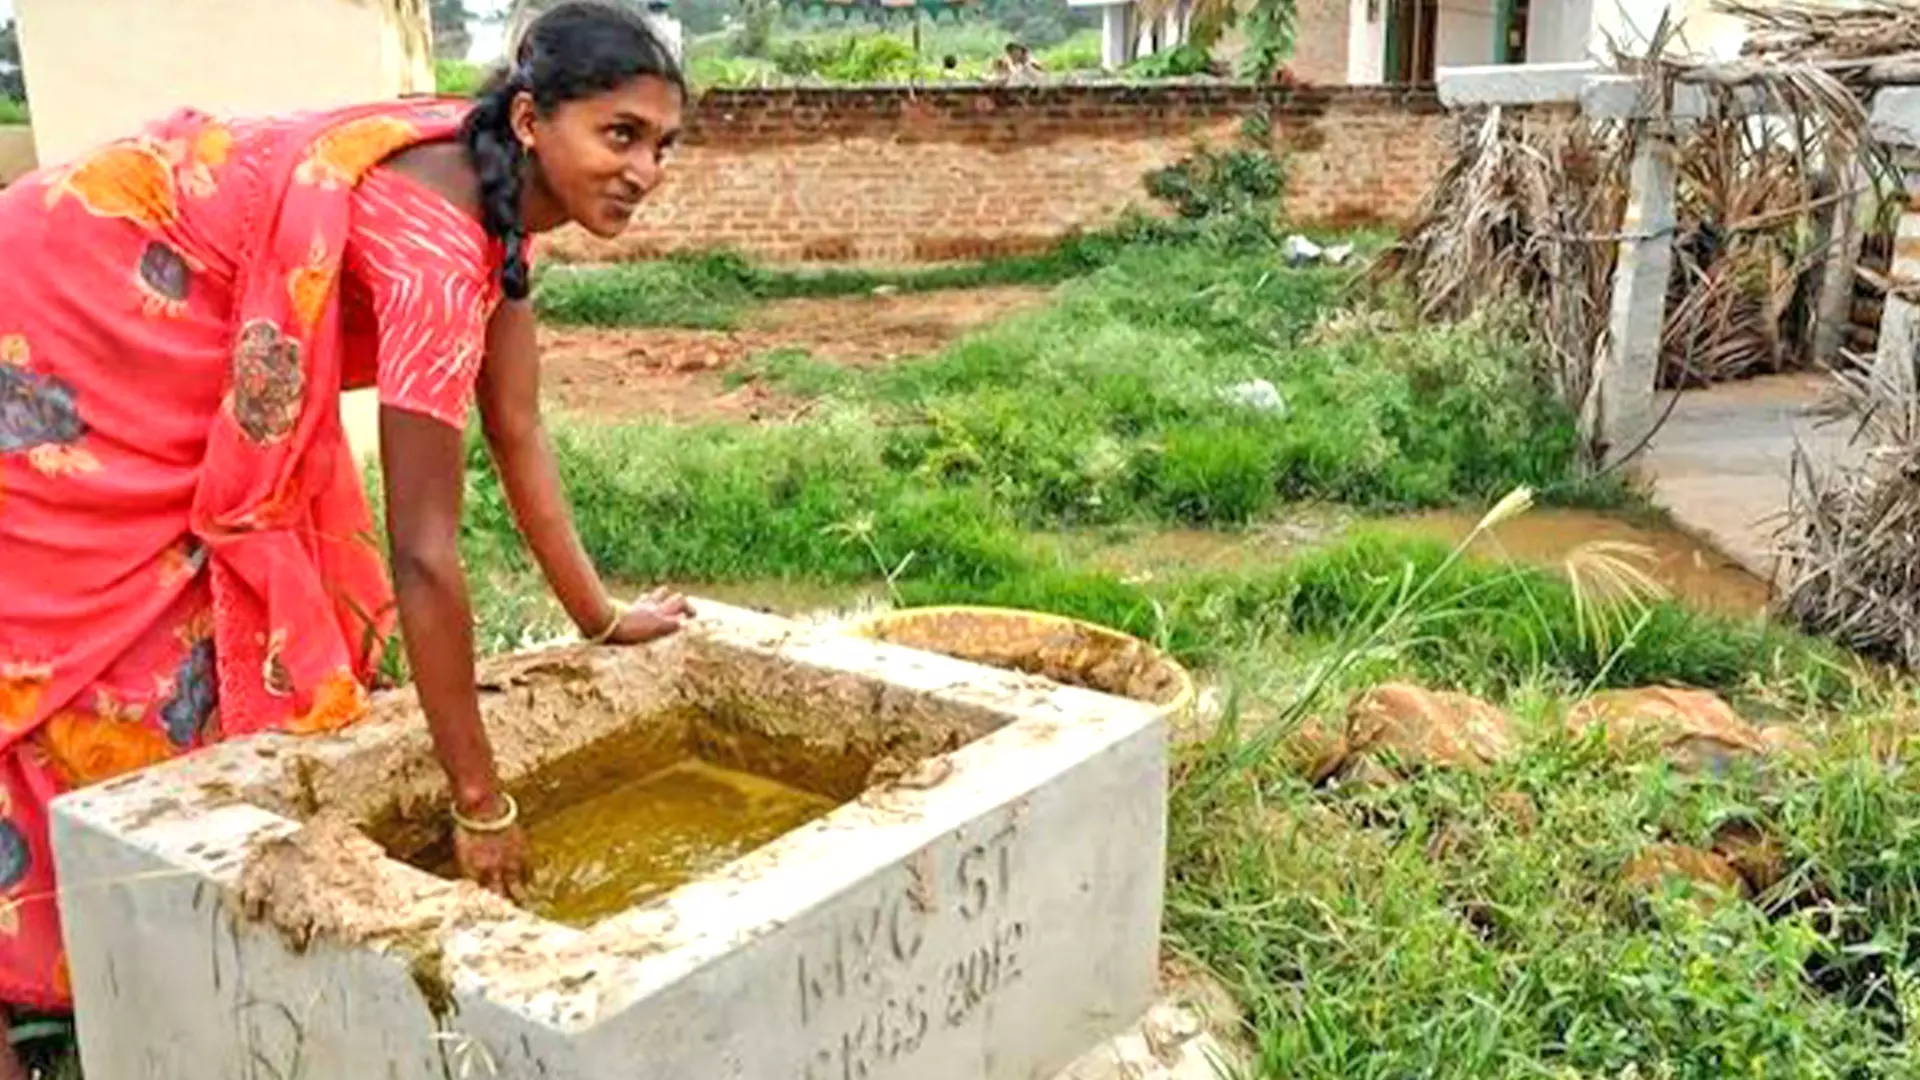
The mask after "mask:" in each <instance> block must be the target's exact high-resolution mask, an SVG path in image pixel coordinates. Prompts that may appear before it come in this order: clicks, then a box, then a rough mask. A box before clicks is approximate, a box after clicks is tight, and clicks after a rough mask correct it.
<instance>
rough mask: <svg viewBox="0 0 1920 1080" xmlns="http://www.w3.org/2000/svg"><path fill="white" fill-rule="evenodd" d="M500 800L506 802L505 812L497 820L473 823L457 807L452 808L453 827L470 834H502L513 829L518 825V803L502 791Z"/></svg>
mask: <svg viewBox="0 0 1920 1080" xmlns="http://www.w3.org/2000/svg"><path fill="white" fill-rule="evenodd" d="M500 798H501V799H503V800H505V801H506V804H507V812H506V813H504V814H501V815H500V816H499V817H498V818H496V819H494V820H492V821H474V820H473V819H471V818H468V817H466V816H464V815H463V814H461V813H460V808H459V807H454V808H453V810H452V813H453V823H454V825H455V826H457V827H458V828H459V829H460V830H461V831H463V832H470V833H503V832H506V831H507V830H508V829H511V828H513V827H514V826H515V825H518V824H519V823H520V802H519V800H517V799H515V798H514V797H513V796H512V795H509V794H507V793H506V792H504V791H503V792H501V793H500Z"/></svg>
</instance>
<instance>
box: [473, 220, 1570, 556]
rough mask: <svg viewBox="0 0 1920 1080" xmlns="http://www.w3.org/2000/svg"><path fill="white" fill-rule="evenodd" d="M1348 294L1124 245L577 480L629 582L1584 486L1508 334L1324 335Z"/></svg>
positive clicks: (478, 485)
mask: <svg viewBox="0 0 1920 1080" xmlns="http://www.w3.org/2000/svg"><path fill="white" fill-rule="evenodd" d="M688 265H691V266H696V267H703V268H704V267H708V266H719V267H721V268H722V269H724V270H726V271H727V273H728V274H729V275H731V274H733V270H732V267H733V266H734V264H731V263H727V262H717V263H716V262H705V263H694V264H688ZM681 280H683V281H684V280H686V279H685V278H682V279H681ZM726 280H736V281H737V280H739V279H738V278H737V277H729V278H728V279H726ZM830 280H833V281H841V280H845V279H844V278H836V279H830ZM771 281H772V282H773V284H772V285H771V286H768V288H795V289H800V288H807V289H812V288H820V287H822V284H821V282H820V281H817V280H814V279H810V278H795V277H776V278H773V279H771ZM1344 286H1345V279H1344V278H1343V277H1342V276H1340V275H1338V274H1335V273H1331V272H1326V271H1317V272H1313V271H1288V270H1284V269H1277V268H1276V267H1275V266H1274V264H1273V260H1272V259H1271V257H1270V256H1269V255H1268V254H1267V253H1264V252H1260V251H1236V250H1234V249H1228V248H1215V247H1205V246H1197V245H1191V246H1189V245H1181V246H1162V247H1152V248H1136V249H1129V250H1126V251H1123V252H1121V253H1119V254H1117V255H1116V256H1115V261H1114V262H1113V263H1112V265H1110V266H1107V267H1106V268H1104V269H1101V270H1098V271H1096V272H1094V273H1092V274H1091V275H1090V276H1088V277H1085V278H1083V279H1081V280H1078V281H1075V282H1072V283H1070V284H1068V285H1067V286H1065V287H1064V288H1063V289H1062V291H1061V292H1060V294H1059V296H1058V299H1057V300H1056V302H1055V303H1054V304H1052V305H1051V306H1050V307H1048V308H1045V309H1043V310H1041V311H1039V312H1037V313H1033V314H1029V315H1025V316H1021V317H1016V318H1014V319H1013V320H1011V321H1009V322H1006V323H1004V324H1001V325H999V326H995V327H992V328H989V329H987V330H985V331H983V332H980V333H977V334H975V335H973V336H971V337H968V338H966V339H964V340H962V341H961V342H959V343H957V344H955V345H954V346H952V347H951V348H949V349H948V350H946V351H945V352H944V353H943V354H942V355H940V356H938V357H936V358H932V359H929V360H926V361H920V362H910V363H904V364H899V365H894V366H890V367H887V368H883V369H877V370H867V371H851V370H849V371H838V372H836V371H831V370H828V369H826V368H824V367H823V366H821V365H815V364H811V363H809V362H807V361H805V360H804V359H803V358H801V357H798V356H796V355H795V354H792V353H784V354H779V355H777V356H775V357H770V358H767V359H766V360H765V361H763V362H762V364H761V366H760V368H759V373H760V374H761V376H762V377H764V378H767V379H768V380H769V381H771V382H772V383H773V384H774V385H775V386H776V388H779V389H783V390H787V391H789V392H793V391H796V390H805V391H808V392H810V393H813V394H816V395H823V396H824V400H823V401H822V402H821V404H820V407H819V408H818V409H816V410H815V416H814V418H813V419H811V420H810V421H808V422H805V423H802V424H798V425H793V426H787V427H720V426H716V427H708V428H691V429H690V428H685V427H670V426H659V425H647V424H636V425H631V426H626V427H621V428H615V429H598V428H565V429H563V430H561V431H560V432H559V434H558V441H559V446H560V450H561V455H562V463H563V468H564V470H565V472H566V474H567V480H568V485H569V490H570V491H572V492H573V493H574V498H575V500H576V513H577V516H578V519H579V521H580V527H581V529H582V533H583V535H584V536H585V538H586V540H587V543H588V545H589V547H590V548H591V549H592V550H593V551H594V552H595V554H596V556H597V557H599V558H601V559H602V560H603V561H604V564H605V565H606V567H607V569H608V570H609V572H611V573H615V574H618V575H620V576H622V577H626V578H630V579H649V578H672V579H678V580H689V579H698V578H706V579H719V580H746V579H751V578H756V577H807V576H810V577H816V578H828V579H847V578H850V577H853V576H858V575H867V576H871V574H872V573H873V571H874V570H875V569H876V566H875V558H874V556H873V553H872V552H871V551H868V550H867V549H866V545H865V543H864V541H863V542H862V543H860V544H849V543H847V542H845V540H844V539H843V538H841V536H842V534H844V533H845V532H846V531H847V530H849V529H854V530H856V531H858V532H860V533H861V534H862V535H863V536H867V537H870V538H871V540H872V542H873V547H874V548H875V549H876V550H877V551H878V552H879V557H880V560H881V561H883V562H885V563H886V565H887V566H888V567H891V566H894V565H897V564H898V563H899V562H901V561H905V560H907V559H908V558H909V557H911V559H912V560H913V562H912V566H911V567H910V570H911V571H912V572H913V573H917V574H931V573H935V572H936V571H938V572H940V573H943V574H952V575H954V576H956V578H957V579H958V580H981V578H980V576H979V568H980V567H981V566H983V565H985V564H988V563H995V560H998V561H999V563H998V564H1004V557H1003V556H1002V555H1000V554H998V553H997V551H988V550H985V549H986V548H988V547H992V546H993V545H984V544H983V541H982V540H981V537H983V536H985V535H988V534H989V533H991V534H992V535H999V534H1000V533H1004V532H1007V531H1010V530H1017V529H1048V528H1057V527H1062V526H1069V525H1087V524H1103V523H1113V522H1124V521H1151V522H1178V523H1188V524H1196V525H1210V526H1216V525H1235V524H1241V523H1245V522H1249V521H1253V520H1256V519H1258V518H1260V517H1262V516H1263V515H1266V514H1268V513H1270V512H1272V511H1273V510H1275V509H1276V508H1277V507H1279V506H1281V505H1282V504H1283V503H1284V502H1285V501H1287V500H1293V499H1321V500H1329V501H1338V502H1344V503H1349V504H1353V505H1358V506H1365V507H1370V508H1379V509H1394V508H1400V507H1413V506H1431V505H1444V504H1452V503H1474V502H1483V501H1490V500H1492V499H1493V498H1497V497H1498V496H1499V495H1500V494H1502V493H1503V492H1504V491H1505V490H1506V489H1507V487H1509V486H1511V485H1512V484H1514V483H1516V482H1521V483H1529V484H1532V485H1534V486H1536V487H1540V488H1545V489H1552V490H1555V491H1557V492H1559V493H1560V495H1561V496H1562V497H1563V498H1566V499H1578V498H1580V497H1582V494H1583V492H1582V489H1581V487H1580V486H1579V485H1578V484H1576V483H1575V482H1574V481H1573V479H1572V477H1571V473H1570V470H1571V468H1572V461H1573V433H1572V428H1571V425H1570V424H1569V423H1568V422H1567V420H1566V418H1565V417H1564V416H1563V415H1562V414H1561V413H1560V412H1559V410H1558V409H1557V407H1556V406H1554V405H1553V403H1552V402H1551V401H1550V400H1549V399H1548V398H1547V396H1546V395H1545V394H1544V393H1543V392H1542V391H1540V390H1538V389H1537V388H1536V387H1535V385H1534V380H1533V378H1532V376H1531V375H1530V374H1529V370H1530V365H1531V359H1530V358H1529V356H1528V355H1527V354H1526V353H1525V351H1524V349H1523V348H1522V347H1521V346H1518V345H1515V344H1513V343H1512V340H1511V337H1510V336H1509V335H1505V334H1503V333H1501V332H1499V331H1498V330H1497V328H1495V327H1492V326H1489V325H1477V324H1476V325H1467V326H1461V327H1455V328H1449V329H1442V330H1432V331H1413V330H1382V331H1378V332H1375V331H1365V332H1359V333H1356V334H1353V335H1348V336H1344V337H1339V338H1337V339H1334V340H1331V341H1319V342H1309V341H1308V340H1306V332H1307V331H1308V329H1309V328H1310V327H1311V326H1312V325H1313V323H1314V322H1315V321H1316V319H1317V318H1318V317H1319V314H1320V313H1321V312H1323V311H1324V310H1325V309H1327V308H1328V307H1330V306H1332V305H1333V304H1334V303H1336V302H1337V300H1338V299H1339V298H1340V295H1341V292H1342V290H1343V288H1344ZM755 287H756V288H757V287H759V286H758V285H757V283H755ZM697 291H698V290H689V292H688V294H687V295H689V296H691V295H693V294H694V293H695V292H697ZM547 295H548V297H549V299H548V302H549V303H552V300H551V295H552V294H551V293H549V294H547ZM578 299H579V298H578V296H577V295H576V296H575V300H576V301H577V300H578ZM636 302H639V301H636ZM644 303H645V304H647V305H653V306H654V307H653V310H654V311H656V312H657V311H658V310H659V308H658V305H664V304H668V303H670V301H669V300H668V299H666V298H664V297H663V296H662V295H660V294H653V295H649V296H648V297H647V299H646V300H645V301H644ZM623 310H625V309H623V308H621V307H618V306H616V305H613V304H611V303H609V305H608V306H607V307H606V308H604V309H599V310H595V311H586V310H582V309H581V308H578V307H576V308H575V309H574V314H576V315H579V316H581V317H585V316H587V315H589V314H591V315H595V316H606V317H609V318H611V317H613V316H615V315H617V314H618V313H619V312H621V311H623ZM1250 379H1267V380H1269V381H1271V382H1273V383H1274V384H1276V385H1277V386H1278V387H1279V388H1280V389H1281V390H1282V392H1283V393H1284V394H1285V396H1286V397H1287V399H1288V400H1289V402H1290V403H1291V409H1290V411H1288V412H1286V413H1284V414H1279V413H1269V412H1262V411H1258V410H1255V409H1250V408H1246V407H1243V406H1238V405H1234V404H1231V403H1228V402H1226V401H1223V400H1222V398H1221V391H1222V389H1223V388H1226V387H1228V386H1231V385H1233V384H1236V383H1240V382H1243V381H1246V380H1250ZM480 461H481V459H480V458H478V457H476V465H478V464H480ZM473 485H474V491H475V496H476V503H477V506H478V507H479V510H478V517H477V518H476V525H475V528H476V529H478V530H479V531H481V532H484V533H488V534H492V535H498V536H510V535H511V533H510V528H511V527H510V524H509V522H508V520H507V517H506V514H505V511H504V509H503V508H502V507H501V506H500V505H499V498H498V493H497V490H496V488H495V487H494V484H493V481H492V479H491V478H490V476H489V475H488V474H487V473H486V472H485V471H484V470H483V469H476V471H475V476H474V479H473ZM983 530H985V531H983Z"/></svg>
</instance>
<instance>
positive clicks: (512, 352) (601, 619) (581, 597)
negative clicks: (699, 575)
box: [478, 301, 692, 644]
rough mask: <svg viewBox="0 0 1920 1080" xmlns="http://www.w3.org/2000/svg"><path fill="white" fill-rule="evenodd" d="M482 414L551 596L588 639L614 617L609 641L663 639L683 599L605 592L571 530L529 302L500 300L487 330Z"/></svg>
mask: <svg viewBox="0 0 1920 1080" xmlns="http://www.w3.org/2000/svg"><path fill="white" fill-rule="evenodd" d="M478 396H479V402H480V418H481V423H482V425H483V428H484V431H485V433H486V438H487V448H488V450H489V451H490V452H491V453H492V455H493V462H494V468H496V469H497V470H499V473H500V480H501V484H502V485H503V486H504V488H505V489H506V494H507V504H508V505H509V506H510V507H511V508H512V510H513V517H514V521H515V523H516V524H518V525H519V527H520V535H521V536H522V537H524V538H525V539H526V542H527V547H528V548H529V549H530V550H531V551H532V552H533V557H534V560H535V561H536V562H538V563H539V564H540V569H541V571H542V572H543V573H545V575H546V578H547V582H548V584H549V585H551V586H552V588H553V591H554V595H555V596H557V597H558V598H559V600H560V604H561V606H562V607H564V608H566V611H567V616H568V618H570V619H572V620H573V625H574V626H575V627H577V628H578V629H579V631H580V635H581V636H582V637H585V638H596V637H599V636H601V635H602V634H603V633H605V632H606V631H607V628H608V627H609V625H610V624H612V623H613V621H614V620H615V619H616V618H618V619H619V620H620V624H619V625H618V626H617V627H615V628H614V629H613V632H612V633H611V634H610V635H608V636H607V639H608V640H610V641H613V642H618V643H621V644H635V643H638V642H642V641H650V640H652V639H654V638H657V637H663V636H665V635H667V634H671V633H673V632H674V631H675V630H678V629H679V628H680V623H681V620H682V619H684V618H686V617H688V616H690V615H691V614H692V611H691V610H690V609H689V608H688V606H687V603H686V601H685V599H684V598H682V597H679V596H674V595H670V594H664V593H656V594H654V595H653V596H651V597H649V598H648V599H647V601H646V602H644V603H640V604H635V605H632V606H631V607H622V606H621V605H620V604H618V603H617V602H616V601H615V600H614V599H613V598H612V597H611V596H609V595H608V594H607V591H606V587H605V585H603V584H602V583H601V580H600V573H599V571H597V570H596V569H594V566H593V561H592V560H591V559H589V558H588V557H587V552H586V549H585V548H584V547H583V546H582V545H581V543H580V535H579V532H578V530H576V529H575V528H574V524H573V512H572V510H571V509H570V508H569V507H568V505H567V499H566V494H565V492H564V491H563V490H562V488H561V486H560V470H559V467H558V465H557V464H556V463H555V461H554V456H553V445H552V443H551V442H549V441H548V438H547V429H546V424H545V423H544V422H543V421H542V420H541V416H540V359H539V346H538V344H537V342H536V340H535V336H534V315H533V307H532V305H531V304H530V303H527V302H525V301H505V302H502V303H501V305H500V307H499V308H498V310H496V311H495V313H494V316H493V322H492V323H491V325H489V326H488V328H487V358H486V362H485V364H484V365H482V367H481V369H480V379H479V385H478Z"/></svg>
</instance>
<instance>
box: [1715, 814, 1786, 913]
mask: <svg viewBox="0 0 1920 1080" xmlns="http://www.w3.org/2000/svg"><path fill="white" fill-rule="evenodd" d="M1713 853H1714V854H1715V855H1718V856H1720V858H1722V859H1724V860H1726V862H1727V864H1728V865H1729V866H1732V867H1733V868H1734V870H1735V871H1736V872H1738V873H1739V875H1740V877H1741V880H1743V881H1745V882H1746V883H1747V888H1748V889H1749V890H1751V891H1752V892H1753V894H1754V895H1756V896H1758V895H1759V894H1761V893H1764V892H1766V891H1767V890H1768V889H1771V888H1773V887H1774V886H1775V885H1778V884H1779V883H1780V879H1781V878H1784V877H1786V876H1787V853H1786V851H1785V850H1784V849H1783V848H1782V847H1781V846H1780V843H1779V841H1777V840H1775V839H1774V838H1773V837H1771V836H1768V835H1767V834H1766V833H1765V832H1763V831H1761V829H1760V827H1759V826H1758V825H1755V824H1754V823H1752V822H1751V821H1729V822H1726V823H1724V824H1722V825H1721V826H1720V827H1719V828H1718V829H1715V830H1714V833H1713Z"/></svg>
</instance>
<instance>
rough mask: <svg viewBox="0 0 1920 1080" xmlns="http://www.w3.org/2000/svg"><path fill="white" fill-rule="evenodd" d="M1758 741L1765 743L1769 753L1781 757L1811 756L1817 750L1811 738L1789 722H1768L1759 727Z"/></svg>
mask: <svg viewBox="0 0 1920 1080" xmlns="http://www.w3.org/2000/svg"><path fill="white" fill-rule="evenodd" d="M1760 741H1761V742H1764V743H1766V744H1767V752H1768V753H1769V754H1778V755H1780V756H1783V757H1795V758H1805V757H1812V756H1813V755H1814V754H1815V753H1816V752H1817V751H1816V749H1815V747H1814V745H1813V740H1812V739H1809V738H1807V736H1806V733H1805V732H1802V731H1801V730H1800V729H1799V728H1797V727H1794V726H1793V725H1791V724H1768V725H1767V726H1766V727H1763V728H1761V729H1760Z"/></svg>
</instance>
